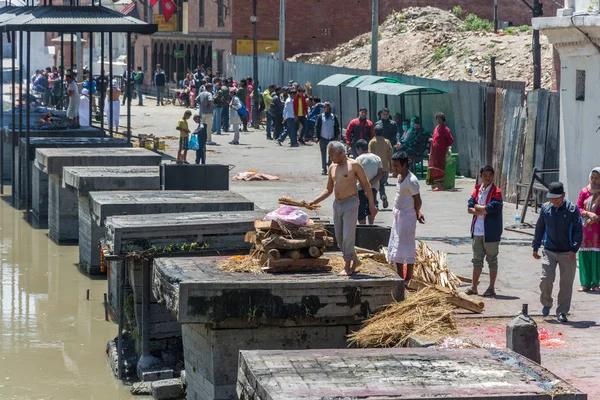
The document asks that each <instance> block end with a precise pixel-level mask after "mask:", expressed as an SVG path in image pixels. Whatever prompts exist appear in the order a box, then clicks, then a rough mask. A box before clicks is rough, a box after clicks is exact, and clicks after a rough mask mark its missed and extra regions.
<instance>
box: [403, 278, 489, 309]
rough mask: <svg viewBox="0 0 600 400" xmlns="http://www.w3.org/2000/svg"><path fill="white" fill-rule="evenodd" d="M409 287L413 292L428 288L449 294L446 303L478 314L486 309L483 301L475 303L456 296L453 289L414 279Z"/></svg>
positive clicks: (458, 295) (459, 295)
mask: <svg viewBox="0 0 600 400" xmlns="http://www.w3.org/2000/svg"><path fill="white" fill-rule="evenodd" d="M408 287H409V288H410V289H413V290H421V289H424V288H427V287H429V288H433V289H436V290H438V291H440V292H443V293H445V294H447V296H446V301H447V302H448V303H450V304H452V305H454V306H456V307H459V308H462V309H464V310H467V311H471V312H474V313H476V314H481V313H482V312H483V309H484V307H485V304H484V303H483V302H482V301H480V302H474V301H472V300H471V299H468V298H466V295H465V296H464V297H463V296H462V295H461V294H460V293H458V294H456V293H454V292H453V291H452V290H451V289H448V288H445V287H441V286H438V285H433V284H431V283H427V282H423V281H420V280H418V279H416V278H414V277H413V278H412V279H411V280H410V282H409V284H408Z"/></svg>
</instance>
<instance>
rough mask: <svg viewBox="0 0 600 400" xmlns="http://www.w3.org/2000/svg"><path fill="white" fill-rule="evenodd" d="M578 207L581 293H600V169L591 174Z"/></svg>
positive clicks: (580, 195)
mask: <svg viewBox="0 0 600 400" xmlns="http://www.w3.org/2000/svg"><path fill="white" fill-rule="evenodd" d="M577 206H578V207H579V211H581V217H582V219H583V241H582V243H581V247H580V248H579V281H580V283H581V287H580V288H579V291H580V292H587V291H589V290H590V289H591V290H593V291H594V292H600V287H598V285H599V283H600V282H599V281H600V216H599V214H600V167H596V168H594V169H593V170H592V172H590V184H589V185H587V186H586V187H584V188H583V189H582V190H581V192H580V193H579V198H578V199H577Z"/></svg>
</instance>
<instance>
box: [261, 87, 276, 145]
mask: <svg viewBox="0 0 600 400" xmlns="http://www.w3.org/2000/svg"><path fill="white" fill-rule="evenodd" d="M274 90H275V85H274V84H270V85H269V88H268V89H267V90H266V91H265V92H264V93H263V101H264V102H265V112H266V113H267V140H273V137H272V136H271V123H272V121H273V116H272V115H271V113H270V112H269V108H271V102H272V101H273V97H272V96H271V92H273V91H274Z"/></svg>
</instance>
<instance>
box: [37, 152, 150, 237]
mask: <svg viewBox="0 0 600 400" xmlns="http://www.w3.org/2000/svg"><path fill="white" fill-rule="evenodd" d="M160 161H161V156H160V155H159V154H156V153H154V152H152V151H150V150H146V149H139V148H67V149H62V148H54V149H52V148H50V149H38V150H37V152H36V160H35V168H34V171H33V207H32V208H33V214H34V216H35V217H36V218H37V219H38V220H39V222H42V223H43V222H44V221H45V219H46V218H47V219H48V228H49V236H50V238H51V239H52V240H54V241H55V242H58V243H61V242H76V241H77V239H78V236H79V233H78V223H77V210H78V201H77V196H76V195H75V194H74V193H73V192H72V191H70V190H68V189H66V188H65V187H64V185H63V168H65V167H94V166H105V167H106V166H158V165H159V164H160ZM46 175H47V176H48V177H49V184H48V195H47V196H45V195H44V193H43V183H42V182H43V180H44V178H45V177H46Z"/></svg>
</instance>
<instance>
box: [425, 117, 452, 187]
mask: <svg viewBox="0 0 600 400" xmlns="http://www.w3.org/2000/svg"><path fill="white" fill-rule="evenodd" d="M452 143H454V138H453V137H452V134H451V133H450V128H448V126H447V125H438V126H436V127H435V129H434V130H433V141H432V143H431V151H430V152H429V168H430V169H431V178H432V179H433V181H437V180H440V179H444V175H445V174H446V172H445V171H444V169H445V167H446V152H447V151H448V147H450V146H452Z"/></svg>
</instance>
